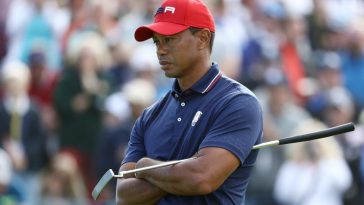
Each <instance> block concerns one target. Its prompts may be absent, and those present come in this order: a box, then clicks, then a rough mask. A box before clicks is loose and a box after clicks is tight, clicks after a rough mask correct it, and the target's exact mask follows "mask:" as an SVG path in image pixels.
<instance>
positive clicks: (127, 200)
mask: <svg viewBox="0 0 364 205" xmlns="http://www.w3.org/2000/svg"><path fill="white" fill-rule="evenodd" d="M135 164H136V163H125V164H123V165H122V166H121V167H120V171H126V170H131V169H135ZM165 194H166V192H165V191H163V190H161V189H160V188H158V187H156V186H154V185H153V184H151V183H149V182H147V181H145V180H143V179H136V178H134V175H133V174H129V175H126V176H125V178H123V179H118V180H117V185H116V204H117V205H124V204H125V205H126V204H127V205H152V204H155V203H156V202H158V201H159V200H160V199H161V198H162V197H163V196H164V195H165Z"/></svg>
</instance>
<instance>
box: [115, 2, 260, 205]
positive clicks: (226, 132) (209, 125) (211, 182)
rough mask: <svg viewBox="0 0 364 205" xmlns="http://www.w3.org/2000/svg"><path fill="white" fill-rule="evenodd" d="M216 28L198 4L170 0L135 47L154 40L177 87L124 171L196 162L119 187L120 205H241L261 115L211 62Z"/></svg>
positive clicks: (147, 119)
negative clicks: (189, 158) (148, 40)
mask: <svg viewBox="0 0 364 205" xmlns="http://www.w3.org/2000/svg"><path fill="white" fill-rule="evenodd" d="M214 32H215V25H214V21H213V17H212V15H211V13H210V12H209V10H208V9H207V8H206V6H205V5H204V4H203V3H202V1H201V0H184V1H181V0H166V1H164V2H163V4H162V6H161V7H160V8H159V9H158V10H157V12H156V15H155V19H154V23H153V24H150V25H146V26H142V27H139V28H138V29H137V30H136V32H135V38H136V40H137V41H144V40H147V39H149V38H153V41H154V43H155V45H156V48H157V56H158V59H159V63H160V65H161V68H162V70H163V71H164V73H165V75H166V76H167V77H170V78H176V80H175V83H174V85H173V88H172V90H171V91H170V92H168V93H167V94H166V95H165V96H164V97H163V98H162V99H161V100H160V101H158V102H157V103H155V104H154V105H152V106H151V107H149V108H147V109H146V110H145V111H144V112H143V113H142V115H141V116H140V117H139V119H138V120H137V121H136V123H135V126H134V128H133V130H132V133H131V138H130V141H129V145H128V151H127V154H126V156H125V158H124V160H123V162H122V165H121V168H120V170H121V171H124V170H130V169H134V168H140V167H145V166H150V165H155V164H158V163H161V162H163V161H169V160H177V159H184V158H188V157H192V156H195V157H196V159H192V160H188V161H185V162H182V163H179V164H177V165H174V166H169V167H164V168H159V169H154V170H150V171H144V172H141V173H138V174H136V175H135V176H134V175H133V176H127V178H125V179H119V180H118V182H117V193H116V194H117V196H116V201H117V204H119V205H122V204H129V205H132V204H138V205H140V204H158V205H162V204H173V205H176V204H188V205H191V204H196V205H197V204H198V205H203V204H224V205H229V204H239V205H241V204H244V198H245V191H246V188H247V184H248V179H249V176H250V173H251V170H252V167H253V165H254V162H255V160H256V157H257V151H251V148H252V146H253V145H254V144H258V143H259V142H260V141H261V137H262V112H261V108H260V105H259V103H258V101H257V99H256V98H255V96H254V95H253V94H252V93H251V92H250V91H249V90H248V89H247V88H245V87H244V86H243V85H241V84H239V83H237V82H235V81H233V80H231V79H229V78H227V77H225V76H222V74H221V72H220V71H219V68H218V65H217V64H215V63H213V64H211V62H210V54H211V49H212V42H213V35H214Z"/></svg>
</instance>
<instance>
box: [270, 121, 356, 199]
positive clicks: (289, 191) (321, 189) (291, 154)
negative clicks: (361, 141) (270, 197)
mask: <svg viewBox="0 0 364 205" xmlns="http://www.w3.org/2000/svg"><path fill="white" fill-rule="evenodd" d="M324 128H325V126H324V124H323V123H321V122H319V121H312V120H309V121H304V122H303V123H301V124H300V126H299V127H298V128H297V129H296V130H295V134H303V133H306V132H312V131H317V130H321V129H324ZM286 154H287V158H288V159H287V161H286V162H284V163H283V166H282V167H281V169H280V171H279V173H278V176H277V181H276V184H275V188H274V196H275V197H276V199H277V200H278V201H279V202H280V203H282V204H286V205H314V204H320V205H342V204H343V202H342V197H343V194H344V192H345V190H346V189H348V188H349V186H350V183H351V180H352V178H351V173H350V170H349V167H348V165H347V164H346V162H345V159H344V157H343V153H342V151H341V149H340V147H339V145H338V144H337V143H336V142H335V140H334V139H333V138H326V139H321V140H315V141H311V142H307V143H297V144H293V145H291V146H289V147H287V153H286Z"/></svg>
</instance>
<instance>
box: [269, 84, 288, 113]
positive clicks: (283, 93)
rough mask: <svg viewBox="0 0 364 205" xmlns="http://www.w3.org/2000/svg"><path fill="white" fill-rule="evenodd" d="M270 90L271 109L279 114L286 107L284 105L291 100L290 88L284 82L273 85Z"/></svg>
mask: <svg viewBox="0 0 364 205" xmlns="http://www.w3.org/2000/svg"><path fill="white" fill-rule="evenodd" d="M269 91H270V101H269V105H270V109H271V112H272V113H273V114H276V115H279V114H280V113H281V112H282V110H283V109H284V105H285V104H287V103H288V102H289V101H290V97H289V93H290V91H289V89H288V87H287V86H286V85H284V84H279V85H273V86H271V87H270V89H269Z"/></svg>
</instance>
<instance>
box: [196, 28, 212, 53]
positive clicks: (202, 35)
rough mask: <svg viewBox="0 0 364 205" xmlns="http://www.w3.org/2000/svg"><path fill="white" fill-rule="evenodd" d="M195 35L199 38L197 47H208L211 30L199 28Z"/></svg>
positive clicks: (200, 48)
mask: <svg viewBox="0 0 364 205" xmlns="http://www.w3.org/2000/svg"><path fill="white" fill-rule="evenodd" d="M197 37H198V38H199V45H198V49H199V50H203V49H209V47H210V41H211V32H210V31H209V30H208V29H207V28H204V29H201V30H200V31H199V32H198V33H197Z"/></svg>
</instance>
